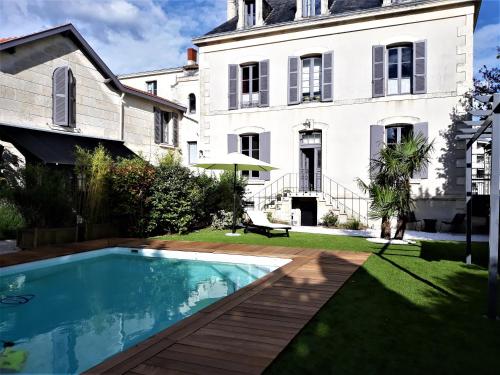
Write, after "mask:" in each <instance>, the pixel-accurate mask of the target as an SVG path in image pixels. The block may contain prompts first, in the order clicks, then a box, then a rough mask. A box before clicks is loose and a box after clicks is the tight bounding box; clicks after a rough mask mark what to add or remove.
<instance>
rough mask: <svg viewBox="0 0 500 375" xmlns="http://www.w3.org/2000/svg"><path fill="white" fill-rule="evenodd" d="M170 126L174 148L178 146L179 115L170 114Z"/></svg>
mask: <svg viewBox="0 0 500 375" xmlns="http://www.w3.org/2000/svg"><path fill="white" fill-rule="evenodd" d="M172 125H173V137H174V139H173V141H174V142H173V144H174V146H175V147H178V146H179V115H178V114H177V113H172Z"/></svg>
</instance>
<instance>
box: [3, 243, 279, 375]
mask: <svg viewBox="0 0 500 375" xmlns="http://www.w3.org/2000/svg"><path fill="white" fill-rule="evenodd" d="M120 250H121V252H117V251H114V252H111V253H104V254H102V253H101V254H100V255H99V256H95V257H90V258H87V259H79V260H73V261H70V262H63V263H60V264H52V265H48V266H44V267H36V268H33V269H29V268H26V267H25V269H24V270H22V271H21V272H12V270H11V271H10V272H2V270H0V298H1V300H2V301H3V302H4V303H0V317H1V320H0V340H3V341H12V342H14V343H15V346H14V347H13V349H15V350H23V351H26V352H27V353H28V357H27V360H26V363H25V365H24V367H23V369H22V372H23V373H52V374H67V373H71V374H72V373H79V372H82V371H85V370H87V369H89V368H91V367H92V366H94V365H96V364H98V363H100V362H102V361H103V360H104V359H106V358H108V357H110V356H112V355H114V354H116V353H118V352H121V351H123V350H125V349H127V348H129V347H131V346H133V345H134V344H137V343H138V342H140V341H143V340H145V339H146V338H148V337H150V336H152V335H154V334H155V333H157V332H159V331H161V330H163V329H165V328H167V327H169V326H171V325H172V324H174V323H176V322H178V321H180V320H181V319H183V318H185V317H187V316H190V315H192V314H194V313H196V312H197V311H199V310H201V309H202V308H204V307H206V306H207V305H210V304H211V303H214V302H215V301H217V300H219V299H221V298H223V297H225V296H227V295H230V294H231V293H234V292H235V291H237V290H238V289H240V288H242V287H244V286H246V285H248V284H250V283H252V282H253V281H255V280H257V279H258V278H260V277H262V276H264V275H265V274H267V273H269V272H271V271H272V270H274V269H276V268H277V266H275V265H274V266H266V265H262V264H261V265H254V264H243V263H242V264H239V263H225V262H220V261H217V262H213V261H200V260H188V259H175V258H163V257H157V256H143V255H142V254H141V253H139V254H137V253H131V251H130V249H120ZM103 251H105V250H103ZM9 268H12V267H9ZM15 296H21V297H15ZM22 296H25V297H22Z"/></svg>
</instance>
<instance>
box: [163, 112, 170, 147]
mask: <svg viewBox="0 0 500 375" xmlns="http://www.w3.org/2000/svg"><path fill="white" fill-rule="evenodd" d="M161 117H162V121H161V143H166V144H170V143H171V142H170V140H171V139H172V124H171V121H172V113H171V112H162V113H161Z"/></svg>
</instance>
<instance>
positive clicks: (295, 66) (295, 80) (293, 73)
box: [288, 56, 300, 105]
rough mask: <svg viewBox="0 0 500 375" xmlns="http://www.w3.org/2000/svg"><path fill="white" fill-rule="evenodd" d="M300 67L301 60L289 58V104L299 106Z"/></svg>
mask: <svg viewBox="0 0 500 375" xmlns="http://www.w3.org/2000/svg"><path fill="white" fill-rule="evenodd" d="M299 66H300V59H299V58H298V57H295V56H290V57H288V104H289V105H290V104H299V103H300V99H299Z"/></svg>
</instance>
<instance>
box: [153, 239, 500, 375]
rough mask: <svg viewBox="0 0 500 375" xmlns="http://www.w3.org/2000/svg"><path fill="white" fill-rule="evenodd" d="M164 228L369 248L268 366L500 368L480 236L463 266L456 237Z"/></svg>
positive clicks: (413, 370) (310, 370)
mask: <svg viewBox="0 0 500 375" xmlns="http://www.w3.org/2000/svg"><path fill="white" fill-rule="evenodd" d="M162 238H164V239H182V240H192V241H214V242H229V243H247V244H262V245H276V246H295V247H309V248H321V249H336V250H351V251H368V252H372V253H373V255H372V256H371V257H370V258H369V259H368V261H367V262H366V263H365V265H364V266H363V267H362V268H360V269H359V270H358V271H357V272H356V273H355V274H354V276H353V277H352V278H351V279H350V280H349V281H348V282H347V283H346V285H345V286H344V287H343V288H342V289H341V290H340V291H339V292H338V293H337V294H336V295H335V296H334V298H332V299H331V300H330V301H329V302H328V303H327V304H326V305H325V306H324V307H323V308H322V309H321V311H320V312H319V313H318V314H317V315H316V317H315V318H314V319H313V320H312V321H311V322H309V324H308V325H307V326H306V327H305V328H304V329H303V331H302V332H301V333H300V334H299V335H298V336H297V337H296V338H295V340H294V341H293V342H292V344H291V345H289V346H288V348H287V349H285V351H284V352H283V353H282V354H281V355H280V356H279V357H278V358H277V359H276V361H275V362H274V363H273V364H272V365H271V367H270V368H269V369H268V370H267V373H268V374H329V373H336V374H339V373H340V374H358V373H364V374H380V373H383V374H393V373H397V374H402V373H404V374H423V373H428V374H436V373H439V374H442V373H448V374H457V373H464V374H465V373H467V374H488V373H491V374H498V373H499V372H498V371H499V367H498V358H499V355H500V354H499V353H500V321H497V322H494V321H490V320H488V319H486V318H484V314H485V311H486V293H487V271H486V269H485V268H484V264H485V261H486V259H487V245H486V244H474V249H473V257H474V258H475V259H476V260H477V263H478V265H474V266H465V265H464V264H463V263H462V262H461V261H460V260H461V259H462V255H463V252H464V245H463V243H456V242H427V241H422V242H420V243H418V244H416V245H408V246H401V245H399V246H397V245H392V246H389V247H387V248H384V247H383V246H382V245H377V244H373V243H370V242H367V241H366V240H365V239H363V238H355V237H346V236H329V235H312V234H305V233H291V234H290V238H284V237H274V238H271V239H268V238H266V237H264V236H261V235H258V234H246V235H242V236H241V237H226V236H224V232H221V231H211V230H202V231H198V232H194V233H191V234H189V235H184V236H180V235H173V236H164V237H162ZM499 299H500V298H499ZM499 310H500V306H499Z"/></svg>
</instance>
